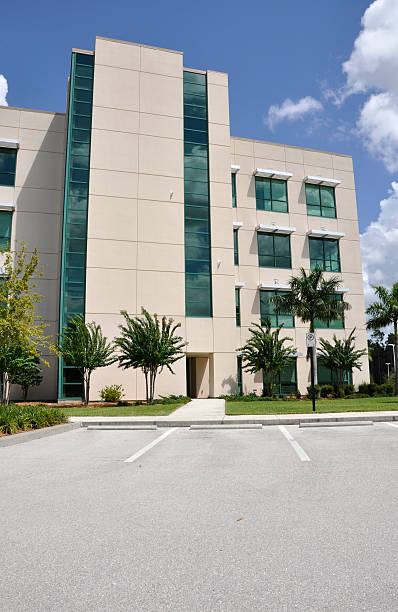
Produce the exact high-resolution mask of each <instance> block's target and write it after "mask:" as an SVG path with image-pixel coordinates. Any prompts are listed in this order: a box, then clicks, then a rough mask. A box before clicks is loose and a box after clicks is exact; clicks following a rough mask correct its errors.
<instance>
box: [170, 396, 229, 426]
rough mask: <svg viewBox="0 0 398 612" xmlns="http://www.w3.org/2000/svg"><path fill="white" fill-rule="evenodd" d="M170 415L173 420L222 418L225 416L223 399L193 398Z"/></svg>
mask: <svg viewBox="0 0 398 612" xmlns="http://www.w3.org/2000/svg"><path fill="white" fill-rule="evenodd" d="M170 416H173V421H179V420H182V421H189V420H191V419H192V420H200V421H201V420H208V419H209V420H222V419H223V418H224V417H225V400H223V399H193V400H191V401H190V402H189V403H188V404H185V406H181V408H177V410H175V411H174V412H173V413H172V415H170Z"/></svg>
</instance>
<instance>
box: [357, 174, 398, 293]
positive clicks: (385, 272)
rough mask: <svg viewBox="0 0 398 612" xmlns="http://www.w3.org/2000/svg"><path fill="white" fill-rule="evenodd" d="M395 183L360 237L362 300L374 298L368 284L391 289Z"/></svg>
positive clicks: (397, 263)
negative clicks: (362, 281)
mask: <svg viewBox="0 0 398 612" xmlns="http://www.w3.org/2000/svg"><path fill="white" fill-rule="evenodd" d="M397 245H398V183H396V182H393V183H392V184H391V190H390V192H389V195H388V197H387V198H385V199H384V200H382V201H381V202H380V211H379V216H378V218H377V220H376V221H372V222H371V223H370V225H368V227H367V228H366V230H365V232H364V233H363V234H361V251H362V265H363V276H364V290H365V301H366V303H367V304H368V303H369V302H370V301H372V300H373V299H374V293H373V289H372V288H371V286H370V285H384V286H387V287H391V285H392V284H393V283H394V282H396V279H397V270H398V248H397Z"/></svg>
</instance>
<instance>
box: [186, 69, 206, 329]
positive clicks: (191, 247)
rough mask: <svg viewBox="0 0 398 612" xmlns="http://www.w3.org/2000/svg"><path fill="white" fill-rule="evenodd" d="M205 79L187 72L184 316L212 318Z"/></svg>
mask: <svg viewBox="0 0 398 612" xmlns="http://www.w3.org/2000/svg"><path fill="white" fill-rule="evenodd" d="M206 90H207V84H206V75H204V74H199V73H195V72H188V71H184V201H185V206H184V218H185V312H186V316H188V317H211V316H212V301H211V251H210V208H209V206H210V203H209V174H208V129H207V91H206Z"/></svg>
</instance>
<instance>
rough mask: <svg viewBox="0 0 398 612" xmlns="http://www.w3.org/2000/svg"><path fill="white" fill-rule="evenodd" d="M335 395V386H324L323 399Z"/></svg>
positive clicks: (322, 390)
mask: <svg viewBox="0 0 398 612" xmlns="http://www.w3.org/2000/svg"><path fill="white" fill-rule="evenodd" d="M333 393H334V388H333V385H322V387H321V397H327V396H328V395H333Z"/></svg>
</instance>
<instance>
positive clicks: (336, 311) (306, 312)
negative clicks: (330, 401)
mask: <svg viewBox="0 0 398 612" xmlns="http://www.w3.org/2000/svg"><path fill="white" fill-rule="evenodd" d="M340 282H341V281H340V279H339V277H338V276H331V277H330V278H328V279H327V278H325V276H324V273H323V271H322V270H321V269H320V268H315V270H311V272H309V273H308V274H307V272H306V271H305V269H304V268H301V269H300V274H299V275H298V276H292V277H291V279H290V282H289V285H290V291H286V292H284V293H283V295H279V294H277V295H275V296H274V297H273V298H272V301H273V303H274V306H275V310H276V312H278V313H281V314H283V313H286V312H289V313H291V314H292V315H294V316H296V317H298V318H299V319H301V320H302V322H303V323H309V331H310V332H315V321H316V319H319V320H320V321H324V322H327V321H330V320H332V319H341V318H342V317H343V316H344V311H345V310H348V309H349V308H350V305H349V304H348V303H347V302H344V300H336V290H337V288H338V286H339V285H340ZM314 374H315V384H317V382H318V372H317V363H316V351H314Z"/></svg>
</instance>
